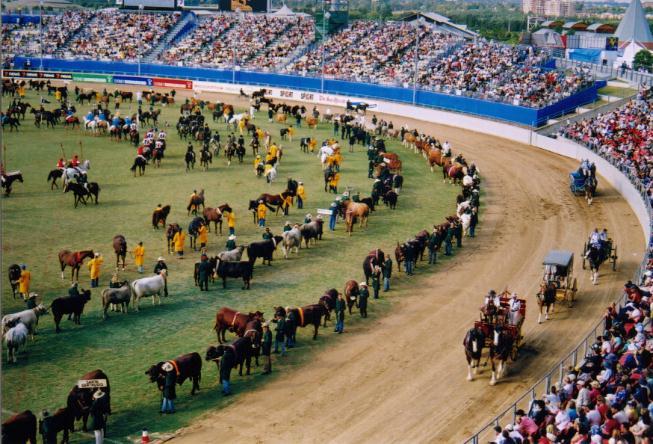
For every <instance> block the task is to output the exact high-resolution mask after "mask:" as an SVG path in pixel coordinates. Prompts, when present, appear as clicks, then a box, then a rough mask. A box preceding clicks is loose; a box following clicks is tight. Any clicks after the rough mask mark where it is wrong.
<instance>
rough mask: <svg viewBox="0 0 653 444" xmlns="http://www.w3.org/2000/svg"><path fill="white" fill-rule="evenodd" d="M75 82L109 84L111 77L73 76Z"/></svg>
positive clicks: (103, 75) (94, 75)
mask: <svg viewBox="0 0 653 444" xmlns="http://www.w3.org/2000/svg"><path fill="white" fill-rule="evenodd" d="M73 80H74V81H75V82H94V83H111V80H112V76H110V75H108V74H73Z"/></svg>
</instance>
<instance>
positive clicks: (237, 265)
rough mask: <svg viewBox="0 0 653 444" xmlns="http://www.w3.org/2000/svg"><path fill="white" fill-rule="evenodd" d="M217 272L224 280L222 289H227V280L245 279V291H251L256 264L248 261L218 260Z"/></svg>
mask: <svg viewBox="0 0 653 444" xmlns="http://www.w3.org/2000/svg"><path fill="white" fill-rule="evenodd" d="M215 272H216V274H217V275H218V278H220V279H222V288H227V278H228V277H230V278H239V277H241V278H243V290H249V286H250V281H251V280H252V276H253V274H254V263H253V262H248V261H240V262H227V261H221V260H220V259H217V266H216V268H215Z"/></svg>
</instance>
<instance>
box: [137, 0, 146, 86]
mask: <svg viewBox="0 0 653 444" xmlns="http://www.w3.org/2000/svg"><path fill="white" fill-rule="evenodd" d="M143 9H145V6H143V4H142V3H141V4H140V5H138V75H139V76H140V75H141V40H143V27H142V26H141V25H142V23H141V18H142V13H143Z"/></svg>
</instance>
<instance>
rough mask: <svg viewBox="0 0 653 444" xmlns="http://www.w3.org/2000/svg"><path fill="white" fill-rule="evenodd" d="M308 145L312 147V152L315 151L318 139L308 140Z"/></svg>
mask: <svg viewBox="0 0 653 444" xmlns="http://www.w3.org/2000/svg"><path fill="white" fill-rule="evenodd" d="M308 147H309V148H310V149H311V152H313V151H315V148H316V147H317V140H316V139H311V140H310V142H308Z"/></svg>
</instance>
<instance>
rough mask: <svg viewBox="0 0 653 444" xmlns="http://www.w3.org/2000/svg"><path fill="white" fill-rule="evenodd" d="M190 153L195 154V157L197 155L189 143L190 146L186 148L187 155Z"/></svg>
mask: <svg viewBox="0 0 653 444" xmlns="http://www.w3.org/2000/svg"><path fill="white" fill-rule="evenodd" d="M188 153H193V156H194V155H195V150H194V149H193V144H192V143H190V142H188V146H187V147H186V154H188Z"/></svg>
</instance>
